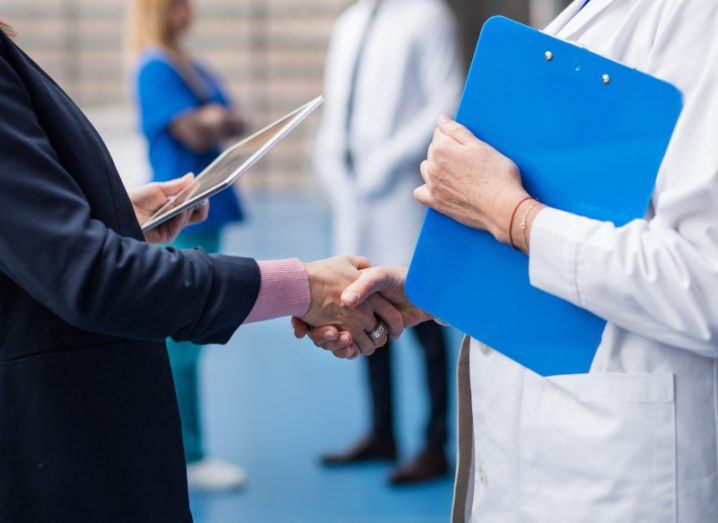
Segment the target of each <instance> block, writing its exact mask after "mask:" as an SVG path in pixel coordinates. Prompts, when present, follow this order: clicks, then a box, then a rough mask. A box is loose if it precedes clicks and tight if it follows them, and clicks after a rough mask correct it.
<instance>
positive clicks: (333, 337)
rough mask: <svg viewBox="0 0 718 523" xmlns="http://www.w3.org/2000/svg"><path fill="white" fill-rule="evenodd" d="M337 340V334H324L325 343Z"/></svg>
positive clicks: (330, 332)
mask: <svg viewBox="0 0 718 523" xmlns="http://www.w3.org/2000/svg"><path fill="white" fill-rule="evenodd" d="M336 339H337V335H336V333H335V332H332V331H327V332H325V333H324V340H325V341H334V340H336Z"/></svg>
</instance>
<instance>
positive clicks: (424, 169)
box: [419, 160, 431, 183]
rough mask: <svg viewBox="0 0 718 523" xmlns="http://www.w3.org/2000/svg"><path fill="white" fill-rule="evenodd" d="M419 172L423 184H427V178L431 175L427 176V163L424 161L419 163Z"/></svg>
mask: <svg viewBox="0 0 718 523" xmlns="http://www.w3.org/2000/svg"><path fill="white" fill-rule="evenodd" d="M419 172H420V173H421V177H422V178H423V179H424V183H429V178H430V177H431V175H430V174H429V161H428V160H424V161H423V162H421V166H419Z"/></svg>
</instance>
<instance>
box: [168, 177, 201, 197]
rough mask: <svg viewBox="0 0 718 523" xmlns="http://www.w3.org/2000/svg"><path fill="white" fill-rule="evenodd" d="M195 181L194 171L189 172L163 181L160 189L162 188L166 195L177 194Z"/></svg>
mask: <svg viewBox="0 0 718 523" xmlns="http://www.w3.org/2000/svg"><path fill="white" fill-rule="evenodd" d="M193 181H194V173H187V174H185V175H184V176H183V177H181V178H175V179H174V180H170V181H168V182H163V183H161V184H160V189H162V192H163V193H164V194H165V196H174V195H175V194H178V193H180V192H182V191H183V190H184V189H185V188H186V187H187V186H189V185H190V184H191V183H192V182H193Z"/></svg>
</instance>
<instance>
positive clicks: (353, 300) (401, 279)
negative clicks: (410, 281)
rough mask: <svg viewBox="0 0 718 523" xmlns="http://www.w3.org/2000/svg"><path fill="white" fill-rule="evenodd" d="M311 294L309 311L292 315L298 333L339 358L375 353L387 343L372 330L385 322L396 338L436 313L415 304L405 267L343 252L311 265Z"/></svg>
mask: <svg viewBox="0 0 718 523" xmlns="http://www.w3.org/2000/svg"><path fill="white" fill-rule="evenodd" d="M307 270H308V272H309V282H310V288H311V293H312V298H311V303H312V305H311V306H310V310H309V312H308V313H307V315H306V316H304V317H302V318H293V319H292V325H293V327H294V333H295V335H296V336H297V337H298V338H302V337H304V336H307V335H308V336H309V337H310V338H311V340H312V341H313V342H314V344H315V345H317V346H318V347H321V348H323V349H325V350H328V351H331V352H332V353H333V354H334V356H336V357H338V358H345V359H354V358H357V357H358V356H359V355H360V354H363V355H365V356H370V355H371V354H373V353H374V351H375V350H376V349H377V348H379V347H382V346H383V345H385V344H386V342H387V336H384V337H382V338H380V339H378V340H376V341H372V339H371V338H370V337H369V335H368V334H367V333H368V332H371V331H372V330H374V329H375V328H376V326H377V323H378V322H379V321H381V322H383V323H384V325H385V326H386V329H387V331H388V335H389V336H391V337H392V338H393V339H396V338H398V337H399V336H401V334H402V332H403V331H404V329H406V328H410V327H414V326H415V325H418V324H419V323H422V322H424V321H428V320H430V319H431V317H430V316H429V315H428V314H427V313H425V312H424V311H422V310H421V309H419V308H418V307H416V306H414V305H412V304H411V302H410V301H409V299H408V298H407V297H406V293H405V292H404V283H405V280H406V269H404V268H402V267H377V268H371V267H370V264H369V260H367V259H366V258H362V257H338V258H332V259H330V260H325V261H321V262H315V263H314V264H309V265H308V266H307Z"/></svg>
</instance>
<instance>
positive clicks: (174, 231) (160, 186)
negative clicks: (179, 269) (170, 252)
mask: <svg viewBox="0 0 718 523" xmlns="http://www.w3.org/2000/svg"><path fill="white" fill-rule="evenodd" d="M192 183H194V174H192V173H189V174H187V175H185V176H183V177H182V178H177V179H176V180H170V181H169V182H155V183H150V184H147V185H142V186H141V187H137V188H136V189H132V190H131V191H129V195H130V200H131V201H132V207H133V208H134V209H135V216H137V221H138V222H139V223H140V224H143V223H145V222H146V221H147V220H148V219H149V218H151V217H152V216H154V214H155V213H156V212H157V211H158V210H160V209H161V208H162V207H164V206H165V205H166V204H167V202H169V201H170V198H172V197H173V196H176V195H178V194H179V193H181V192H182V191H183V190H184V189H186V188H187V187H189V186H190V185H191V184H192ZM208 213H209V202H206V203H205V204H204V205H201V206H200V207H195V208H194V209H190V210H187V211H185V212H183V213H182V214H179V215H177V216H175V217H174V218H172V219H171V220H169V221H166V222H165V223H163V224H161V225H158V226H157V227H155V228H154V229H152V230H150V231H147V233H146V234H145V240H146V241H147V242H148V243H170V242H172V241H174V239H175V238H177V236H178V235H179V233H180V232H182V229H184V228H185V227H187V226H188V225H194V224H195V223H200V222H203V221H204V220H206V219H207V214H208Z"/></svg>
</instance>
